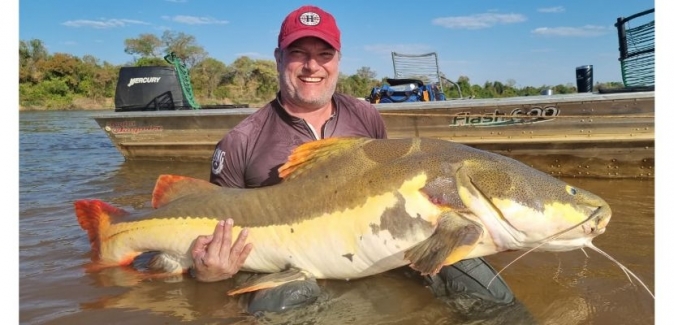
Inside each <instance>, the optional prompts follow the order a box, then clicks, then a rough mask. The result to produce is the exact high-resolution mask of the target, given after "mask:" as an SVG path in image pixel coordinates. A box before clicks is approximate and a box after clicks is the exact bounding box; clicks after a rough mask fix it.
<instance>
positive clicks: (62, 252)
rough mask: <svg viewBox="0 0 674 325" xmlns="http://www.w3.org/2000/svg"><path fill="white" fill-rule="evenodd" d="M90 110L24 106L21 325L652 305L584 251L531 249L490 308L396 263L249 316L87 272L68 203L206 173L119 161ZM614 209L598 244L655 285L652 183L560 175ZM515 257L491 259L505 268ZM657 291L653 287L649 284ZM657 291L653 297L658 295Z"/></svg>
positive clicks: (459, 319) (490, 314)
mask: <svg viewBox="0 0 674 325" xmlns="http://www.w3.org/2000/svg"><path fill="white" fill-rule="evenodd" d="M91 114H95V113H93V112H86V111H79V112H78V111H75V112H71V111H66V112H22V113H20V147H19V151H20V167H19V173H20V188H19V199H20V204H19V207H20V219H19V245H20V247H19V258H20V260H19V277H20V279H19V289H20V292H19V295H20V297H19V299H20V300H19V309H20V322H21V323H25V324H95V323H100V324H114V323H120V324H175V323H193V324H278V323H284V324H297V323H304V324H368V325H370V324H477V323H480V324H483V323H486V324H653V323H654V301H653V299H652V298H651V297H650V296H649V295H648V294H647V292H646V291H645V290H644V289H643V288H640V287H636V286H634V285H632V284H630V282H629V280H628V279H627V277H626V275H625V274H624V273H623V272H622V271H621V270H620V269H619V268H618V267H617V266H616V265H615V264H614V263H612V262H610V261H609V260H608V259H606V258H605V257H602V256H600V255H599V254H597V253H595V252H592V251H589V250H587V256H586V255H585V254H584V253H583V252H582V251H573V252H565V253H531V254H528V255H526V256H524V257H522V258H521V259H519V260H518V261H517V262H515V263H514V264H513V265H511V266H509V267H507V268H506V269H505V270H504V271H503V273H502V276H503V277H504V279H505V280H506V281H507V283H508V284H509V285H510V287H511V288H512V290H513V291H514V293H515V295H516V297H517V303H516V304H513V305H512V306H507V307H501V308H494V307H491V306H486V305H484V304H481V303H479V302H476V301H470V300H451V299H436V298H434V297H433V296H432V295H431V294H430V291H428V289H426V288H425V287H424V286H423V283H422V282H420V281H419V278H418V277H416V276H415V275H414V274H412V273H411V272H409V271H408V270H407V269H399V270H394V271H390V272H387V273H384V274H380V275H377V276H373V277H370V278H366V279H361V280H357V281H350V282H342V281H319V284H320V285H321V287H322V288H323V294H322V296H321V297H320V298H319V300H318V301H317V303H315V304H313V305H311V306H309V307H307V308H304V309H301V310H294V311H290V312H287V313H283V314H280V315H275V314H265V315H260V316H258V317H254V316H251V315H248V314H245V313H244V312H243V309H242V308H241V307H240V306H239V304H238V302H237V301H236V300H235V299H231V298H229V297H227V296H226V294H225V291H226V290H227V289H228V288H229V286H230V285H231V284H229V283H227V282H221V283H210V284H206V283H197V282H196V281H194V280H192V279H189V278H185V279H183V280H182V281H180V282H168V283H167V282H163V281H146V282H141V283H137V284H130V282H132V280H133V279H134V276H133V274H132V273H129V271H128V270H126V269H123V268H113V269H108V270H105V271H103V272H98V273H86V272H85V270H84V266H85V265H86V264H87V263H88V262H89V261H90V253H89V242H88V239H87V236H86V233H85V232H84V231H83V230H82V229H81V228H80V227H79V225H78V224H77V221H76V218H75V214H74V211H73V205H72V203H73V201H75V200H77V199H83V198H99V199H102V200H105V201H108V202H110V203H112V204H114V205H116V206H118V207H121V208H124V209H127V210H130V211H133V210H138V209H147V208H149V201H150V193H151V191H152V188H153V185H154V182H155V180H156V177H157V176H158V175H160V174H164V173H175V174H183V175H188V176H193V177H198V178H203V179H207V177H208V173H209V168H210V164H209V162H208V161H205V162H203V163H179V162H125V161H124V159H123V157H122V156H121V155H120V154H119V153H118V152H117V151H116V149H115V148H114V146H113V145H112V144H111V142H110V140H109V139H108V138H107V137H106V135H105V134H104V133H103V132H102V131H101V130H99V129H98V126H97V124H96V123H95V122H94V120H93V119H91ZM566 181H568V182H570V183H572V184H573V185H576V186H578V187H581V188H584V189H587V190H590V191H592V192H594V193H596V194H598V195H600V196H602V197H603V198H604V199H606V201H608V203H609V204H610V205H611V208H612V210H613V212H614V215H613V218H612V219H611V223H610V224H609V227H608V230H607V232H606V233H605V234H603V235H601V236H599V237H598V238H597V239H595V241H594V243H595V244H596V245H597V246H598V247H599V248H601V249H603V250H604V251H606V252H607V253H609V254H611V255H612V256H613V257H615V258H616V259H618V260H619V261H620V262H622V263H623V264H625V266H627V267H628V268H630V269H631V270H632V271H633V272H635V273H636V274H637V275H639V276H640V277H641V279H642V280H643V281H644V282H645V283H646V285H647V286H648V287H649V288H653V286H654V181H653V180H596V179H566ZM520 255H521V253H503V254H499V255H495V256H490V257H488V260H489V261H490V262H491V264H492V265H493V266H494V267H495V268H496V269H497V270H500V269H502V268H503V267H505V266H506V265H507V264H508V263H510V262H511V261H513V260H514V259H516V258H518V257H519V256H520ZM652 290H654V289H652ZM656 294H657V293H656Z"/></svg>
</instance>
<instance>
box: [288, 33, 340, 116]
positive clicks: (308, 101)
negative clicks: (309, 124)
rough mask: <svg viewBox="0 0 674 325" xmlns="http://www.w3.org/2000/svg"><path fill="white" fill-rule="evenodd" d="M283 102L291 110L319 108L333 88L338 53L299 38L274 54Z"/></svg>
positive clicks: (323, 44) (315, 41) (321, 43)
mask: <svg viewBox="0 0 674 325" xmlns="http://www.w3.org/2000/svg"><path fill="white" fill-rule="evenodd" d="M275 57H276V67H277V70H278V73H279V79H280V83H281V85H280V86H281V87H280V88H281V97H282V98H283V101H285V102H289V103H291V104H293V105H295V106H300V107H306V108H320V107H323V106H325V105H327V104H328V103H330V99H331V98H332V95H333V94H334V92H335V88H336V87H337V78H338V77H339V53H338V52H337V51H336V50H335V49H334V48H332V47H331V46H330V45H329V44H328V43H326V42H324V41H323V40H321V39H319V38H315V37H303V38H300V39H298V40H297V41H295V42H293V43H292V44H290V45H289V46H288V47H287V48H285V49H284V50H280V51H279V50H277V51H276V52H275Z"/></svg>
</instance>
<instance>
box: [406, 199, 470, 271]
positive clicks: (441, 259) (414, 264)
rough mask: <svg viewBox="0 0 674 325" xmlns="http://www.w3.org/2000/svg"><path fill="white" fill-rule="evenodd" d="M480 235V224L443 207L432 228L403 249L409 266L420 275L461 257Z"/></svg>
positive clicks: (438, 269) (467, 252) (463, 256)
mask: <svg viewBox="0 0 674 325" xmlns="http://www.w3.org/2000/svg"><path fill="white" fill-rule="evenodd" d="M481 236H482V227H480V226H479V225H478V224H476V223H474V222H472V221H470V220H468V219H466V218H464V217H462V216H461V215H460V214H459V213H457V212H455V211H449V210H448V211H445V212H443V214H442V215H441V216H440V218H439V219H438V226H437V228H436V229H435V232H433V234H432V235H431V236H430V237H429V238H428V239H426V240H424V241H423V242H421V243H419V244H417V245H416V246H414V247H412V248H410V249H409V250H407V251H406V252H405V259H407V260H409V261H410V263H411V264H410V267H411V268H413V269H415V270H417V271H419V272H421V274H422V275H428V274H436V273H438V272H439V271H440V268H441V267H443V266H445V265H450V264H452V263H455V262H457V261H460V260H462V259H464V258H465V257H466V256H467V255H468V254H470V252H471V251H472V250H473V248H475V246H476V245H477V243H478V242H479V240H480V237H481Z"/></svg>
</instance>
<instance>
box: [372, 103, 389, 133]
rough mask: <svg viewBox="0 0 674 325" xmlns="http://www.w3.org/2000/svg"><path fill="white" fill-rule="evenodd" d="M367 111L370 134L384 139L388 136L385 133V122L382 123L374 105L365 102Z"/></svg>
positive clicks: (382, 120)
mask: <svg viewBox="0 0 674 325" xmlns="http://www.w3.org/2000/svg"><path fill="white" fill-rule="evenodd" d="M367 106H369V107H367V111H368V112H369V116H368V122H369V123H370V125H368V129H369V130H370V133H371V134H370V136H371V137H373V138H375V139H386V138H387V137H388V135H387V133H386V124H384V119H383V118H382V117H381V114H379V110H378V109H377V108H376V107H374V105H372V104H370V103H367Z"/></svg>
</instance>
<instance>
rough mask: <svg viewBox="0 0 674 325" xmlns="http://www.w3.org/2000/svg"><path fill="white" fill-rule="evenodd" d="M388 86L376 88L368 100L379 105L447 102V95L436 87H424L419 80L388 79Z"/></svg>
mask: <svg viewBox="0 0 674 325" xmlns="http://www.w3.org/2000/svg"><path fill="white" fill-rule="evenodd" d="M386 82H387V83H388V84H384V85H382V86H381V87H374V88H372V91H371V92H370V96H368V97H367V98H366V99H367V100H368V101H369V102H370V103H373V104H377V103H404V102H428V101H435V100H445V95H444V94H443V93H442V92H440V89H439V88H438V87H437V86H436V85H424V82H423V81H421V80H417V79H387V80H386Z"/></svg>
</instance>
